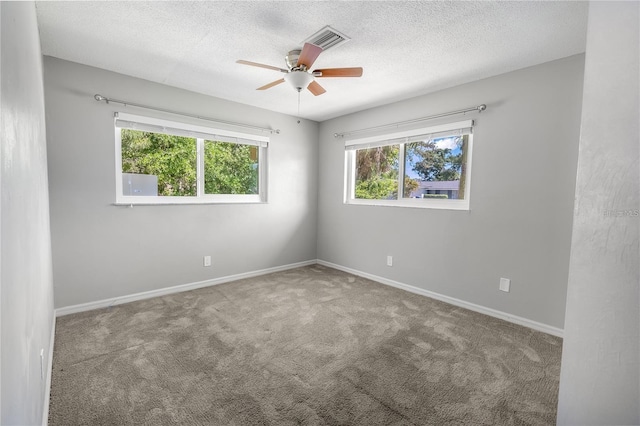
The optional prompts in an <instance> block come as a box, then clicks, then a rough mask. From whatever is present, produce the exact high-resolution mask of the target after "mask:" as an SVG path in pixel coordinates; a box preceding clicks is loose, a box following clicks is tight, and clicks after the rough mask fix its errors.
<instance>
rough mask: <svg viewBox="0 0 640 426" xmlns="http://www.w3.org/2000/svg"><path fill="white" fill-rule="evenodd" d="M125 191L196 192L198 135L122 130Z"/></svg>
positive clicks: (156, 192) (132, 193) (123, 188)
mask: <svg viewBox="0 0 640 426" xmlns="http://www.w3.org/2000/svg"><path fill="white" fill-rule="evenodd" d="M120 136H121V141H122V143H121V149H122V190H123V195H134V196H142V195H150V196H158V195H159V196H196V195H197V190H196V188H197V184H196V182H197V173H196V170H197V165H196V163H197V151H196V139H194V138H187V137H182V136H172V135H165V134H162V133H152V132H142V131H139V130H130V129H122V130H121V134H120Z"/></svg>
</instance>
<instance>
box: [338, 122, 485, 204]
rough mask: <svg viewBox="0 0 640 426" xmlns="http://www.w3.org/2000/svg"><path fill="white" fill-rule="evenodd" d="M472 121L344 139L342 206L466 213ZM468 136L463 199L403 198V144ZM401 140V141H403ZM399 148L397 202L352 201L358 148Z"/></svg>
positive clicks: (468, 195) (359, 199) (469, 192)
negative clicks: (426, 138)
mask: <svg viewBox="0 0 640 426" xmlns="http://www.w3.org/2000/svg"><path fill="white" fill-rule="evenodd" d="M474 124H475V123H474V120H465V121H457V122H452V123H446V124H440V125H435V126H430V127H421V128H417V129H411V130H405V131H399V132H393V133H385V134H380V135H375V136H368V137H362V138H352V139H346V140H345V156H344V197H343V203H344V204H349V205H365V206H387V207H410V208H423V209H445V210H470V195H471V165H472V156H473V126H474ZM464 134H468V135H469V138H468V142H467V147H466V149H467V152H466V158H467V162H466V165H465V188H464V199H462V200H460V199H456V200H452V199H424V198H422V199H416V198H404V197H402V196H401V195H403V194H401V192H402V191H403V190H404V178H405V144H406V143H411V142H412V141H410V139H411V138H415V137H418V136H422V135H425V136H426V135H429V136H431V137H432V138H441V137H446V136H449V135H451V136H460V135H464ZM403 140H404V141H403ZM390 145H399V146H400V147H399V150H398V199H396V200H372V199H362V198H355V189H356V152H357V151H358V150H360V149H366V148H373V147H380V146H390Z"/></svg>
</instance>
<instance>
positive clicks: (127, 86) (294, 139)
mask: <svg viewBox="0 0 640 426" xmlns="http://www.w3.org/2000/svg"><path fill="white" fill-rule="evenodd" d="M44 77H45V79H44V80H45V99H46V107H47V139H48V143H49V152H50V155H49V180H50V191H51V231H52V244H53V265H54V268H53V276H54V286H55V296H56V307H66V306H71V305H76V304H81V303H85V302H91V301H97V300H102V299H107V298H113V297H118V296H124V295H130V294H133V293H138V292H145V291H150V290H156V289H162V288H165V287H169V286H175V285H180V284H188V283H193V282H199V281H204V280H208V279H213V278H219V277H225V276H229V275H234V274H239V273H245V272H250V271H255V270H261V269H265V268H271V267H277V266H281V265H288V264H292V263H296V262H301V261H306V260H312V259H315V258H316V216H317V191H316V188H317V173H318V172H317V170H318V166H317V151H318V125H317V123H315V122H312V121H305V120H302V121H301V123H300V124H298V123H297V119H296V118H295V117H291V116H286V115H282V114H278V113H273V112H269V111H266V110H262V109H258V108H254V107H249V106H246V105H241V104H237V103H234V102H229V101H225V100H221V99H216V98H212V97H208V96H204V95H200V94H196V93H193V92H188V91H185V90H180V89H176V88H172V87H168V86H164V85H161V84H156V83H151V82H149V81H145V80H140V79H136V78H132V77H128V76H124V75H121V74H116V73H112V72H109V71H105V70H100V69H97V68H91V67H87V66H84V65H79V64H75V63H71V62H67V61H63V60H60V59H55V58H51V57H45V59H44ZM96 93H100V94H102V95H104V96H107V97H112V98H115V99H123V100H127V101H131V102H137V103H141V104H147V105H152V106H155V107H158V108H165V109H171V110H177V111H181V112H184V113H190V114H198V115H203V116H208V117H214V118H217V119H220V120H226V121H236V122H243V123H247V124H252V125H256V126H262V127H272V128H278V129H280V130H281V133H280V134H279V135H273V136H272V138H271V144H270V147H269V202H268V203H267V204H253V205H251V204H233V205H232V204H226V205H224V204H220V205H164V206H135V207H133V208H128V207H117V206H113V205H112V203H113V202H114V201H115V177H114V176H115V166H114V150H115V142H114V128H113V113H114V111H127V112H130V113H134V114H142V115H149V116H155V117H166V118H169V119H172V120H176V119H178V120H180V118H178V117H175V116H171V115H162V114H158V113H155V114H154V113H153V112H151V111H145V110H139V109H136V108H132V107H129V108H127V107H124V106H121V105H116V104H109V105H107V104H105V103H102V102H101V103H99V102H96V101H95V100H94V99H93V95H94V94H96ZM292 102H295V99H294V98H292ZM186 121H190V122H194V123H196V124H197V121H193V120H186ZM199 124H202V122H200V123H199ZM233 130H238V129H236V128H234V129H233ZM204 255H211V256H212V261H213V262H212V263H213V265H212V267H208V268H205V267H203V266H202V257H203V256H204Z"/></svg>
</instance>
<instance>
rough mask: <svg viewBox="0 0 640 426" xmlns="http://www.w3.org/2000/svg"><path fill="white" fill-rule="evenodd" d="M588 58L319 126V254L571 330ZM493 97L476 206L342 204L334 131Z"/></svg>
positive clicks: (480, 119)
mask: <svg viewBox="0 0 640 426" xmlns="http://www.w3.org/2000/svg"><path fill="white" fill-rule="evenodd" d="M583 66H584V56H582V55H578V56H574V57H570V58H566V59H562V60H558V61H554V62H550V63H546V64H542V65H539V66H535V67H531V68H527V69H523V70H519V71H515V72H511V73H507V74H503V75H500V76H497V77H493V78H488V79H485V80H481V81H477V82H474V83H470V84H465V85H462V86H458V87H454V88H451V89H447V90H443V91H440V92H437V93H433V94H429V95H426V96H420V97H416V98H414V99H410V100H406V101H402V102H398V103H395V104H391V105H386V106H382V107H378V108H374V109H371V110H367V111H363V112H359V113H355V114H352V115H348V116H344V117H340V118H336V119H333V120H330V121H326V122H323V123H321V124H320V175H319V185H320V186H319V201H318V206H319V216H318V258H319V259H322V260H325V261H328V262H331V263H334V264H338V265H342V266H345V267H348V268H352V269H355V270H358V271H361V272H365V273H367V274H373V275H376V276H379V277H383V278H386V279H390V280H394V281H397V282H400V283H404V284H408V285H411V286H414V287H418V288H420V289H424V290H428V291H431V292H436V293H439V294H442V295H445V296H448V297H453V298H457V299H460V300H462V301H465V302H470V303H474V304H478V305H481V306H484V307H488V308H491V309H495V310H498V311H501V312H504V313H507V314H510V315H516V316H519V317H522V318H525V319H527V320H532V321H536V322H539V323H542V324H545V325H547V326H551V327H555V328H559V329H561V328H562V326H563V324H564V307H565V296H566V289H567V287H566V283H567V274H568V263H569V247H570V241H571V222H572V211H573V194H574V187H575V171H576V161H577V150H578V132H579V127H580V105H581V94H582V76H583ZM483 103H484V104H487V110H486V111H485V112H483V113H481V114H478V115H473V116H472V117H474V118H476V127H475V130H474V148H473V167H472V173H471V197H470V202H471V210H470V211H451V210H426V209H411V208H400V207H375V206H358V205H345V204H343V202H342V201H343V200H342V199H343V183H344V181H343V177H344V174H343V173H344V172H343V168H344V143H343V141H342V140H341V139H335V138H334V137H333V134H334V133H335V132H343V131H349V130H356V129H361V128H367V127H371V126H375V125H380V124H386V123H394V122H398V121H404V120H409V119H414V118H418V117H424V116H428V115H432V114H438V113H442V112H446V111H454V110H459V109H462V108H466V107H472V106H476V105H479V104H483ZM456 120H460V117H453V118H451V121H456ZM387 255H393V257H394V265H393V267H387V266H386V265H385V260H386V256H387ZM500 277H506V278H511V280H512V281H511V292H510V293H504V292H500V291H498V282H499V278H500Z"/></svg>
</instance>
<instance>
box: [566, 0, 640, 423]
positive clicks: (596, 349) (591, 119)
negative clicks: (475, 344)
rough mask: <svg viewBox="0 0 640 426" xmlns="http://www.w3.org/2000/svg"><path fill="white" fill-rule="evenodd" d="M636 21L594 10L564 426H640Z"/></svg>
mask: <svg viewBox="0 0 640 426" xmlns="http://www.w3.org/2000/svg"><path fill="white" fill-rule="evenodd" d="M639 23H640V4H639V3H637V2H630V3H608V2H592V3H591V4H590V7H589V24H588V31H587V53H586V62H585V77H584V95H583V98H584V99H583V106H582V127H581V135H580V154H579V159H578V175H577V182H576V194H575V195H576V200H577V202H576V206H575V212H574V225H573V237H572V238H573V241H572V244H571V262H570V267H569V286H568V287H569V288H568V293H567V309H566V323H565V339H564V346H563V351H562V370H561V376H560V398H559V404H558V423H559V424H563V425H564V424H567V425H575V424H580V425H604V424H620V425H622V424H624V425H637V424H640V402H639V401H640V390H639V386H640V374H639V369H640V360H639V357H640V343H639V339H640V315H639V310H640V293H639V290H638V287H639V282H640V272H639V266H638V265H639V257H640V251H639V248H638V244H639V243H638V232H639V225H640V223H639V221H640V217H639V216H638V211H639V210H640V199H639V191H640V187H639V179H640V174H639V172H638V166H639V163H638V161H639V158H638V155H639V149H638V148H639V147H638V144H639V142H640V138H639V134H640V127H639V125H638V121H639V119H640V108H639V95H640V87H639V85H638V76H639V75H640V66H639V58H638V55H639V51H640V45H639V41H640V31H639V29H638V27H639V25H640V24H639ZM619 215H620V216H619Z"/></svg>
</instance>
